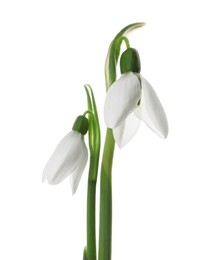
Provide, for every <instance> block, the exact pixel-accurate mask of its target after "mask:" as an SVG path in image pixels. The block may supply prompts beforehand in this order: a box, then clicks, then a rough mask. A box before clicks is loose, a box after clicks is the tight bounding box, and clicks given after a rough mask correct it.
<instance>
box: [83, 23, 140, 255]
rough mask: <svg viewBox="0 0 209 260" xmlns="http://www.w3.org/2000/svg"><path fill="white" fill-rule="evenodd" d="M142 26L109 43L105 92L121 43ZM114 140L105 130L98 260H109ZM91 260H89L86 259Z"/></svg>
mask: <svg viewBox="0 0 209 260" xmlns="http://www.w3.org/2000/svg"><path fill="white" fill-rule="evenodd" d="M142 26H144V23H134V24H131V25H128V26H126V27H125V28H124V29H122V30H121V31H120V32H119V33H118V34H117V35H116V37H115V38H114V40H113V41H112V42H111V44H110V47H109V50H108V54H107V58H106V62H105V80H106V90H107V91H108V89H109V88H110V86H111V85H112V83H113V82H114V81H115V80H116V66H117V62H118V59H119V56H120V47H121V44H122V41H125V43H126V47H127V48H128V47H129V46H130V45H129V42H128V39H127V38H126V37H125V36H126V34H127V33H128V32H130V31H132V30H134V29H136V28H139V27H142ZM114 147H115V140H114V138H113V133H112V129H109V128H107V132H106V139H105V144H104V151H103V158H102V166H101V179H100V182H101V183H100V223H99V260H111V247H112V163H113V156H114ZM88 260H91V259H88Z"/></svg>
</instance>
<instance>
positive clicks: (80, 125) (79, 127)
mask: <svg viewBox="0 0 209 260" xmlns="http://www.w3.org/2000/svg"><path fill="white" fill-rule="evenodd" d="M88 129H89V121H88V119H87V118H86V117H85V116H83V115H81V116H78V117H77V118H76V120H75V123H74V124H73V127H72V130H74V131H77V132H79V133H81V134H82V135H85V134H86V133H87V132H88Z"/></svg>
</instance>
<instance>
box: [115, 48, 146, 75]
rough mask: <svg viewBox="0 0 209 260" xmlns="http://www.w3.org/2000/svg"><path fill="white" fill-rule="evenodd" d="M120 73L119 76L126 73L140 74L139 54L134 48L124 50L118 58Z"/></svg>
mask: <svg viewBox="0 0 209 260" xmlns="http://www.w3.org/2000/svg"><path fill="white" fill-rule="evenodd" d="M120 71H121V74H124V73H128V72H136V73H140V71H141V63H140V58H139V53H138V51H137V50H136V49H134V48H128V49H127V50H125V51H124V52H123V53H122V55H121V58H120Z"/></svg>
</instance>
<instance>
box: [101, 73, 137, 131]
mask: <svg viewBox="0 0 209 260" xmlns="http://www.w3.org/2000/svg"><path fill="white" fill-rule="evenodd" d="M140 98H141V84H140V81H139V79H138V77H137V76H136V75H135V74H134V73H132V72H129V73H126V74H123V75H122V76H121V77H120V79H118V80H117V81H115V82H114V83H113V84H112V86H111V87H110V88H109V90H108V92H107V95H106V100H105V105H104V120H105V123H106V125H107V127H109V128H115V127H117V126H118V125H120V124H121V123H122V122H123V121H124V120H125V119H126V117H127V116H128V115H129V114H130V113H131V112H133V110H134V109H135V108H136V107H137V103H138V102H139V100H140Z"/></svg>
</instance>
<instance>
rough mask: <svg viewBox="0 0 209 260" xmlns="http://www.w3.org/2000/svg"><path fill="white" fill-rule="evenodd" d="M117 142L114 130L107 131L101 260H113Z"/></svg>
mask: <svg viewBox="0 0 209 260" xmlns="http://www.w3.org/2000/svg"><path fill="white" fill-rule="evenodd" d="M114 147H115V141H114V138H113V134H112V130H111V129H109V128H108V129H107V133H106V139H105V145H104V151H103V159H102V168H101V184H100V185H101V186H100V230H99V232H100V233H99V260H110V259H111V245H112V161H113V155H114Z"/></svg>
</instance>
